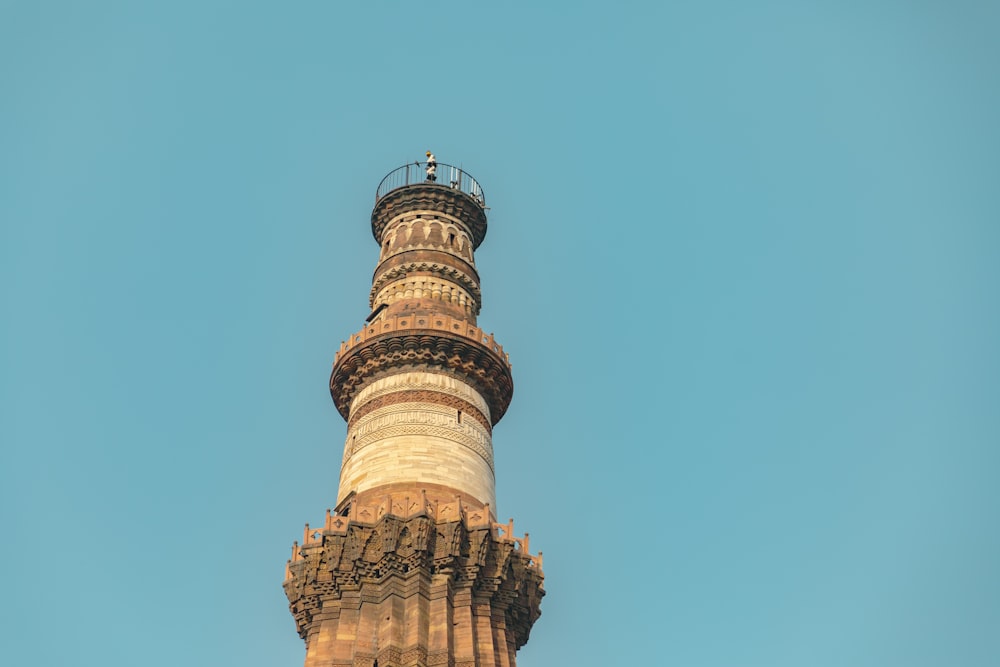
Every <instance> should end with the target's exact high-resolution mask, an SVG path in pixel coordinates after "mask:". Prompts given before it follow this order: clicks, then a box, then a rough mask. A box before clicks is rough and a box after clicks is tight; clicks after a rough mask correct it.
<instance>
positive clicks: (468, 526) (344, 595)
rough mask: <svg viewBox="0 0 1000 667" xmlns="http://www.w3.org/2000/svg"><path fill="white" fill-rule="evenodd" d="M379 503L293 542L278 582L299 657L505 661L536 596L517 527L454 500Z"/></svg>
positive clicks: (377, 662)
mask: <svg viewBox="0 0 1000 667" xmlns="http://www.w3.org/2000/svg"><path fill="white" fill-rule="evenodd" d="M387 503H388V507H389V508H392V506H393V505H396V511H397V512H398V511H399V510H400V508H401V505H399V504H398V503H396V502H395V501H393V499H391V498H388V499H387ZM386 507H387V506H386V505H383V506H380V507H370V508H359V507H357V506H355V507H353V508H352V511H351V513H352V514H353V515H355V516H349V517H340V516H337V515H329V516H328V517H327V520H326V523H325V525H324V527H323V528H321V529H316V530H310V529H309V527H308V526H307V527H306V534H305V538H304V540H303V544H302V545H301V546H299V545H296V547H295V548H294V549H293V559H292V560H291V561H289V564H288V568H287V572H286V579H285V584H284V588H285V592H286V594H287V596H288V600H289V608H290V610H291V612H292V614H293V616H294V617H295V622H296V625H297V627H298V631H299V634H300V636H302V638H303V639H304V640H305V641H306V661H305V667H332V666H334V665H337V666H343V667H346V666H348V665H351V666H358V667H360V666H365V667H376V666H377V667H424V666H428V667H429V666H431V665H448V666H450V667H515V664H516V662H515V657H516V651H517V649H518V648H520V647H521V646H523V645H524V643H525V642H527V640H528V634H529V632H530V630H531V626H532V625H533V624H534V622H535V620H536V619H537V618H538V617H539V615H540V610H539V605H540V602H541V598H542V596H544V594H545V591H544V589H543V585H542V584H543V580H544V575H543V574H542V570H541V554H539V555H538V556H531V555H530V554H529V553H528V549H527V547H528V543H527V536H525V537H524V538H523V539H519V538H514V537H513V535H512V533H513V525H512V524H497V523H495V522H494V521H493V520H492V519H491V518H490V517H489V513H488V511H486V508H483V507H478V508H477V507H469V506H467V505H466V504H464V503H462V502H461V501H460V500H456V501H455V502H454V503H452V504H450V505H438V506H436V507H430V506H425V507H424V508H423V509H417V510H416V511H415V512H414V513H411V514H409V515H404V514H402V512H400V514H399V515H397V514H393V513H388V512H386V511H385V509H386ZM364 511H367V512H369V516H368V517H367V518H368V519H369V520H363V519H362V518H361V517H359V516H357V514H358V513H359V512H364ZM375 514H378V516H375Z"/></svg>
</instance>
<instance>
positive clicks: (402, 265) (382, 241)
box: [369, 162, 486, 324]
mask: <svg viewBox="0 0 1000 667" xmlns="http://www.w3.org/2000/svg"><path fill="white" fill-rule="evenodd" d="M371 223H372V234H373V235H374V236H375V240H376V241H378V244H379V261H378V265H377V266H376V268H375V273H374V276H373V277H372V289H371V293H370V294H369V305H370V306H371V308H372V315H371V318H375V317H377V316H379V315H386V316H391V315H396V314H403V313H406V314H425V315H427V314H430V313H434V312H437V313H441V314H444V315H447V316H449V317H455V318H461V319H465V320H468V321H470V322H471V323H472V324H475V322H476V316H477V315H479V311H480V309H481V308H482V293H481V291H480V287H479V274H478V272H477V271H476V262H475V257H474V251H475V249H476V248H477V247H479V244H481V243H482V242H483V238H484V237H485V236H486V198H485V196H484V194H483V189H482V187H481V186H480V185H479V183H478V182H477V181H476V180H475V179H474V178H472V176H470V175H469V174H468V173H466V172H465V171H463V170H461V169H459V168H457V167H452V166H451V165H447V164H441V163H438V162H424V163H414V164H410V165H404V166H402V167H399V168H398V169H395V170H393V171H391V172H389V174H388V175H387V176H386V177H385V178H384V179H382V183H381V184H380V185H379V187H378V190H376V193H375V207H374V209H373V210H372V218H371Z"/></svg>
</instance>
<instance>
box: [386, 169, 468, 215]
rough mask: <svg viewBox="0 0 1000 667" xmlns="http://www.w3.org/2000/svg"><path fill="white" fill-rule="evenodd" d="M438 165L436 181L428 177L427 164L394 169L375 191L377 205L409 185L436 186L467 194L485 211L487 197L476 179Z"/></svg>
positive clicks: (458, 170)
mask: <svg viewBox="0 0 1000 667" xmlns="http://www.w3.org/2000/svg"><path fill="white" fill-rule="evenodd" d="M436 164H437V168H436V169H435V174H434V177H435V179H434V180H431V179H430V178H429V177H428V173H427V163H426V162H413V163H412V164H404V165H403V166H402V167H399V168H397V169H393V170H392V171H390V172H389V173H388V174H386V175H385V178H383V179H382V182H381V183H379V184H378V189H377V190H375V203H376V204H377V203H378V202H379V200H380V199H382V197H385V196H386V195H387V194H389V193H390V192H392V191H393V190H398V189H399V188H405V187H406V186H408V185H418V184H420V185H430V184H434V185H440V186H442V187H446V188H452V189H454V190H458V191H459V192H463V193H465V194H466V195H468V196H469V197H470V198H471V199H472V200H473V201H475V202H476V203H477V204H479V206H480V207H481V208H482V209H483V210H484V211H485V209H486V196H485V195H484V194H483V188H482V186H480V185H479V182H478V181H477V180H476V179H474V178H473V177H472V176H470V175H469V173H468V172H466V171H463V170H462V169H461V168H460V167H453V166H452V165H450V164H445V163H444V162H438V163H436Z"/></svg>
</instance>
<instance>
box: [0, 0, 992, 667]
mask: <svg viewBox="0 0 1000 667" xmlns="http://www.w3.org/2000/svg"><path fill="white" fill-rule="evenodd" d="M487 4H489V5H490V7H488V8H487V7H485V5H487ZM362 5H364V6H362ZM998 64H1000V5H998V4H997V3H996V2H993V3H986V2H982V3H977V2H921V1H899V2H889V1H884V2H882V1H878V0H866V1H864V2H854V1H847V2H776V1H767V0H761V1H760V2H714V1H709V2H670V3H668V2H656V3H654V2H647V3H610V2H604V3H593V2H579V1H576V2H563V3H556V2H550V3H510V2H508V3H499V5H498V3H454V2H452V3H434V2H379V3H347V2H334V1H331V0H327V1H325V2H319V1H313V0H303V1H301V2H286V3H269V4H264V3H255V2H235V1H234V2H202V1H199V2H181V1H176V0H175V1H172V2H161V3H152V2H125V1H122V2H62V3H59V2H45V1H31V2H11V1H7V2H2V1H0V521H2V524H0V525H2V538H0V566H2V571H3V572H4V577H3V584H2V588H0V590H2V593H0V663H2V664H4V665H20V664H30V665H38V666H49V665H52V666H60V667H61V666H63V665H66V666H73V667H80V666H90V665H95V666H96V665H100V666H119V665H120V666H123V667H124V666H128V667H131V666H133V665H137V664H141V665H143V666H144V667H159V666H161V665H162V666H170V667H175V666H176V665H192V666H202V665H204V666H206V667H209V666H210V667H218V666H220V665H241V666H244V667H256V666H260V667H264V666H269V667H270V666H273V665H300V664H301V661H302V659H303V656H304V650H303V646H302V642H301V641H300V640H299V638H298V637H297V635H296V634H295V629H294V624H293V621H292V618H291V616H290V614H289V613H288V611H287V608H286V600H285V598H284V595H283V592H282V590H281V581H282V576H283V570H284V563H285V560H286V559H287V558H288V556H289V554H290V548H291V544H292V541H293V540H295V539H298V538H300V536H301V530H302V524H303V523H304V522H306V521H311V522H313V523H314V524H315V523H316V522H318V521H320V520H321V519H322V517H323V513H324V510H325V509H326V508H327V507H330V506H331V505H332V504H333V503H334V500H335V495H336V486H337V476H338V472H339V462H340V458H341V452H342V445H343V438H344V434H345V425H344V423H343V421H342V419H341V418H340V417H339V415H338V414H337V412H336V410H335V409H334V407H333V404H332V402H331V400H330V396H329V393H328V391H327V386H326V385H327V381H328V376H329V371H330V365H331V362H332V360H333V354H334V351H335V349H336V348H337V346H338V345H339V343H340V341H341V340H342V339H344V338H346V337H347V336H348V335H350V334H351V333H352V332H354V331H355V330H357V329H359V328H360V327H361V324H362V320H363V318H364V317H365V315H367V313H368V303H367V297H368V289H369V287H370V279H371V273H372V270H373V269H374V266H375V261H376V259H377V252H378V248H377V245H376V243H375V242H374V241H373V240H372V238H371V231H370V227H369V214H370V210H371V206H372V204H373V200H374V193H375V188H376V186H377V185H378V182H379V180H380V179H381V178H382V176H383V175H384V174H385V173H387V172H388V171H390V170H391V169H393V168H395V167H396V166H399V165H401V164H403V163H405V162H409V161H414V160H417V159H419V158H420V157H421V156H422V155H423V153H424V151H425V150H428V149H430V150H433V151H434V152H435V153H436V155H437V157H438V159H439V160H440V161H441V162H445V163H449V164H456V165H462V166H464V167H465V168H466V169H467V170H468V171H469V172H470V173H471V174H473V175H474V176H475V177H476V178H477V179H478V180H479V181H480V182H481V183H482V184H483V186H484V188H485V193H486V197H487V200H488V203H489V205H490V206H491V211H490V229H489V233H488V235H487V238H486V241H485V243H484V244H483V246H482V248H481V249H480V252H479V253H478V256H477V261H478V263H479V266H480V272H481V275H482V279H483V292H484V308H483V314H482V316H481V318H480V322H481V324H482V325H483V326H484V328H486V329H487V330H490V331H494V332H495V333H496V335H497V338H498V340H499V341H500V342H501V343H502V344H503V345H504V346H505V348H506V349H507V350H508V351H509V352H510V354H511V359H512V362H513V364H514V378H515V397H514V402H513V404H512V406H511V409H510V411H509V412H508V413H507V416H506V417H505V418H504V420H503V421H502V422H501V423H500V424H499V425H498V426H497V428H496V430H495V432H494V443H495V449H496V458H497V492H498V503H499V513H500V516H501V518H502V519H506V518H507V517H508V516H512V517H515V520H516V527H517V529H518V531H519V532H520V531H522V530H527V531H529V532H530V533H531V544H532V547H533V548H538V549H541V550H543V551H544V552H545V570H546V575H547V578H546V587H547V589H548V593H549V595H548V597H546V599H545V600H544V602H543V605H542V610H543V615H542V617H541V619H540V620H539V622H538V623H537V624H536V625H535V628H534V631H533V634H532V638H531V641H530V643H529V644H528V645H527V647H526V648H525V649H524V650H522V652H521V654H520V659H519V660H520V662H519V665H521V667H542V666H553V665H573V666H574V667H590V666H594V667H597V666H601V667H606V666H608V665H638V664H641V665H683V666H685V667H733V666H740V667H757V666H759V667H802V666H806V665H808V666H810V667H842V666H843V667H847V666H850V667H885V666H887V665H888V666H894V665H900V666H906V667H923V666H928V667H929V666H938V665H942V666H944V665H947V666H949V667H954V666H961V667H966V666H967V667H978V666H983V667H986V666H995V665H997V664H1000V530H998V527H1000V483H998V482H1000V480H998V475H1000V345H998V343H1000V298H998V287H1000V230H998V223H1000V122H998V119H1000V74H998V71H1000V70H998Z"/></svg>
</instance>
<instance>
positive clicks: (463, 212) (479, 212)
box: [372, 183, 486, 249]
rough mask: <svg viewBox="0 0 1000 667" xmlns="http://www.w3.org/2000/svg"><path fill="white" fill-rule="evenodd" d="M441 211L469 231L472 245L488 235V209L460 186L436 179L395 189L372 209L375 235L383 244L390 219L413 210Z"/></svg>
mask: <svg viewBox="0 0 1000 667" xmlns="http://www.w3.org/2000/svg"><path fill="white" fill-rule="evenodd" d="M420 209H423V210H432V211H440V212H441V213H444V214H445V215H448V216H451V217H453V218H454V219H455V220H456V221H458V222H459V223H460V224H461V225H463V226H464V227H465V228H466V229H467V230H468V231H469V237H470V238H471V239H472V247H473V249H475V248H478V247H479V245H480V244H481V243H482V242H483V239H484V238H486V211H485V210H483V207H482V206H480V205H479V202H477V201H476V200H475V199H473V198H472V197H471V196H469V195H467V194H465V193H464V192H462V191H461V190H458V189H456V188H451V187H449V186H447V185H438V184H436V183H416V184H414V185H408V186H405V187H402V188H398V189H396V190H393V191H392V192H390V193H389V194H387V195H385V196H384V197H382V198H381V199H379V200H378V202H377V203H376V204H375V208H374V209H373V210H372V235H373V236H374V237H375V240H376V241H378V244H379V245H380V246H381V245H382V232H384V231H385V228H386V226H387V225H388V224H389V222H390V221H391V220H392V219H394V218H396V217H397V216H399V215H400V214H401V213H406V212H408V211H412V210H420Z"/></svg>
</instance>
